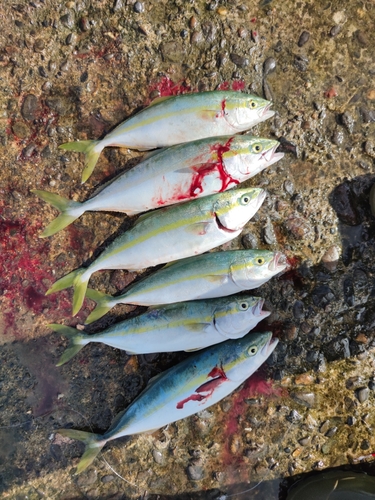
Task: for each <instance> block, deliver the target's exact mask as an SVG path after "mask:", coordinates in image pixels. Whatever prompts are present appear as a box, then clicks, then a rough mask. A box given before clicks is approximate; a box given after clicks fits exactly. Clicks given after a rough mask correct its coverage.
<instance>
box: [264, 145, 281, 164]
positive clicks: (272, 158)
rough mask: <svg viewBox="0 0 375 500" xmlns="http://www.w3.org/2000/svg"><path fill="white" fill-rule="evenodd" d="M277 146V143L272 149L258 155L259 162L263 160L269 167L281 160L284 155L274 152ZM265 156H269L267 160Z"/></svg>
mask: <svg viewBox="0 0 375 500" xmlns="http://www.w3.org/2000/svg"><path fill="white" fill-rule="evenodd" d="M279 145H280V144H279V143H277V144H276V145H275V146H273V148H270V149H268V150H267V151H264V153H262V154H261V155H260V158H259V160H265V161H266V162H267V167H269V166H270V165H273V164H274V163H276V162H277V161H279V160H281V158H283V157H284V153H277V152H276V150H277V148H278V147H279ZM267 155H269V156H268V158H267Z"/></svg>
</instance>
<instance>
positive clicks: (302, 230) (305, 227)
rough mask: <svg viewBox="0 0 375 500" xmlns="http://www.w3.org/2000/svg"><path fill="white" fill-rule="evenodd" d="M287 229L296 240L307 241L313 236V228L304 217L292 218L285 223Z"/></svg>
mask: <svg viewBox="0 0 375 500" xmlns="http://www.w3.org/2000/svg"><path fill="white" fill-rule="evenodd" d="M284 226H285V228H286V229H287V231H288V232H289V234H290V236H291V237H293V238H294V239H295V240H302V239H306V238H308V237H309V236H311V234H312V227H311V226H310V224H309V222H308V221H307V220H306V219H302V217H297V216H291V217H289V219H288V220H287V221H285V223H284Z"/></svg>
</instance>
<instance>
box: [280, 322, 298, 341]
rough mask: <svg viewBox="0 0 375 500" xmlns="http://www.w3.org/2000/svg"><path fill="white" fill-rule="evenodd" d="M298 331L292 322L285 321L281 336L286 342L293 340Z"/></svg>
mask: <svg viewBox="0 0 375 500" xmlns="http://www.w3.org/2000/svg"><path fill="white" fill-rule="evenodd" d="M297 333H298V329H297V327H296V325H295V323H293V322H292V321H287V322H285V324H284V327H283V334H284V338H285V339H286V340H294V339H295V338H296V337H297Z"/></svg>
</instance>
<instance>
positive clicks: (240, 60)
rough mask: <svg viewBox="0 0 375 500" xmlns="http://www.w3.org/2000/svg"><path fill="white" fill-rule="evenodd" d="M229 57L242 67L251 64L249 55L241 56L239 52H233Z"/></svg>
mask: <svg viewBox="0 0 375 500" xmlns="http://www.w3.org/2000/svg"><path fill="white" fill-rule="evenodd" d="M229 57H230V60H231V61H232V63H234V64H235V65H236V66H238V67H240V68H244V67H245V66H248V65H249V59H248V58H247V57H244V56H240V55H239V54H235V53H234V52H232V53H231V54H230V56H229Z"/></svg>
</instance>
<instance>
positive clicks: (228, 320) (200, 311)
mask: <svg viewBox="0 0 375 500" xmlns="http://www.w3.org/2000/svg"><path fill="white" fill-rule="evenodd" d="M263 303H264V300H263V299H260V298H259V297H251V296H250V295H242V296H237V297H220V298H217V299H209V300H193V301H190V302H180V303H177V304H169V305H166V306H164V307H163V306H161V307H158V308H154V309H150V310H149V311H147V312H145V313H144V314H141V315H140V316H137V317H135V318H131V319H127V320H125V321H121V322H120V323H117V324H116V325H113V326H110V327H109V328H107V329H106V330H104V331H103V332H100V333H97V334H95V335H85V334H82V332H81V331H79V330H77V329H76V328H70V327H69V326H64V325H49V326H50V328H51V329H52V330H54V331H55V332H59V333H61V334H62V335H65V336H67V337H68V338H69V339H70V345H69V347H68V348H67V349H66V351H65V352H64V354H63V355H62V356H61V358H60V360H59V362H58V364H57V366H61V365H63V364H64V363H66V362H67V361H69V360H70V359H71V358H72V357H73V356H74V355H75V354H77V352H79V351H80V350H81V349H82V347H84V346H85V345H87V344H89V343H90V342H102V343H103V344H107V345H109V346H112V347H117V348H118V349H123V350H125V351H126V352H127V353H128V354H149V353H154V352H175V351H195V350H198V349H203V348H204V347H208V346H210V345H214V344H218V343H219V342H223V341H224V340H228V339H237V338H240V337H243V336H244V335H245V334H246V333H248V332H249V331H250V330H251V329H253V328H255V327H256V325H257V324H258V323H259V321H262V319H264V318H266V317H267V316H269V315H270V314H271V313H270V312H268V311H263V310H262V307H263Z"/></svg>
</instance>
